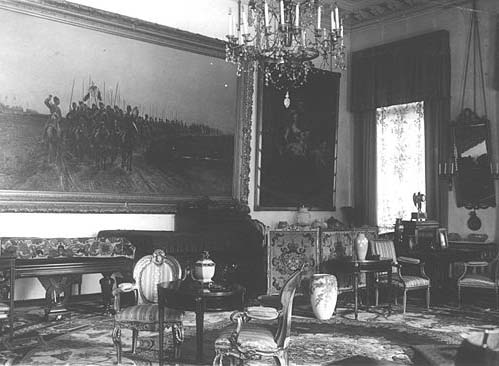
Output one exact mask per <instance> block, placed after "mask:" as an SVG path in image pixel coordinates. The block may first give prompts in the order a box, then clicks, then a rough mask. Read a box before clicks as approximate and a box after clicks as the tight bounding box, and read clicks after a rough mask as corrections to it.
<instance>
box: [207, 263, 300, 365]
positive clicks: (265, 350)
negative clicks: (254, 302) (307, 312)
mask: <svg viewBox="0 0 499 366" xmlns="http://www.w3.org/2000/svg"><path fill="white" fill-rule="evenodd" d="M302 271H303V266H302V268H301V269H299V270H297V271H296V272H294V273H293V274H292V275H291V276H290V277H289V279H288V280H287V281H286V283H285V284H284V286H283V288H282V290H281V292H280V298H281V304H282V308H281V310H276V309H275V308H272V307H265V306H253V307H249V308H247V309H246V311H244V312H239V311H237V312H234V313H233V314H232V315H231V320H232V322H233V323H235V327H228V328H226V329H224V330H223V331H222V333H221V334H220V336H219V337H218V338H217V340H216V341H215V358H214V359H213V365H222V364H223V361H224V359H226V358H227V359H229V360H230V362H231V364H232V362H233V361H236V360H238V361H245V360H255V359H259V358H260V357H273V358H274V360H275V361H276V362H277V364H278V365H281V366H285V365H286V366H287V365H288V364H289V361H288V345H289V340H290V334H291V314H292V311H293V299H294V295H295V292H296V289H297V287H298V286H299V284H300V282H301V276H302ZM252 319H255V320H261V321H263V323H264V324H261V323H260V322H259V323H258V324H257V323H254V322H251V320H252ZM276 320H277V329H276V330H275V331H273V330H272V329H271V327H268V325H270V324H265V322H272V323H275V321H276Z"/></svg>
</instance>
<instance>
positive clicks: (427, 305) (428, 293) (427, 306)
mask: <svg viewBox="0 0 499 366" xmlns="http://www.w3.org/2000/svg"><path fill="white" fill-rule="evenodd" d="M426 308H427V309H428V310H429V309H430V287H429V286H428V288H427V289H426Z"/></svg>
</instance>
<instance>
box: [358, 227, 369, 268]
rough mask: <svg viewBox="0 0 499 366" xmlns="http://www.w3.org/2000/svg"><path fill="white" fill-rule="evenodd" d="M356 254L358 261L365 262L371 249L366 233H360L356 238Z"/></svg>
mask: <svg viewBox="0 0 499 366" xmlns="http://www.w3.org/2000/svg"><path fill="white" fill-rule="evenodd" d="M354 244H355V254H356V255H357V260H359V261H363V260H365V259H366V255H367V249H368V248H369V240H368V239H367V238H366V235H365V234H364V233H359V234H358V235H357V237H356V238H355V243H354Z"/></svg>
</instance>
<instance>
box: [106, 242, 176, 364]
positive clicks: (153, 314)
mask: <svg viewBox="0 0 499 366" xmlns="http://www.w3.org/2000/svg"><path fill="white" fill-rule="evenodd" d="M181 278H182V268H181V266H180V263H179V262H178V261H177V260H176V259H175V258H174V257H172V256H169V255H165V253H164V251H163V250H162V249H156V250H155V251H154V253H153V254H151V255H146V256H144V257H142V258H141V259H139V261H138V262H137V263H136V264H135V267H134V269H133V279H134V281H135V285H131V284H130V287H131V288H135V289H136V290H137V292H138V297H137V304H136V305H132V306H128V307H125V308H123V309H121V308H120V301H119V296H120V295H121V293H122V292H126V291H127V290H126V289H125V288H126V287H128V286H125V287H123V286H122V287H120V286H118V288H117V289H116V290H115V292H114V293H116V299H115V307H116V308H115V310H116V314H115V315H114V330H113V334H112V337H113V343H114V345H115V349H116V358H117V361H118V364H120V363H121V348H122V346H121V327H123V328H127V329H130V328H131V329H133V333H132V352H135V349H136V344H137V337H138V331H139V330H149V331H155V330H156V331H157V330H159V312H158V289H157V285H158V283H160V282H166V281H175V280H179V279H181ZM128 291H130V290H128ZM182 319H183V312H181V311H178V310H174V309H169V308H165V316H164V325H165V327H171V328H172V336H173V345H174V354H175V357H178V356H179V352H180V348H179V346H180V343H182V341H183V326H182ZM159 331H160V332H163V331H164V329H161V330H159ZM160 357H161V355H160Z"/></svg>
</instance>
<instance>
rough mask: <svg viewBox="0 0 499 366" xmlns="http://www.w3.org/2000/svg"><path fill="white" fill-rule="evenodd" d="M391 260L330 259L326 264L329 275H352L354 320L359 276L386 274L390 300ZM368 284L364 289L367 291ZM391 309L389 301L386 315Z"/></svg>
mask: <svg viewBox="0 0 499 366" xmlns="http://www.w3.org/2000/svg"><path fill="white" fill-rule="evenodd" d="M392 266H393V261H392V259H388V258H381V259H366V260H354V259H330V260H329V261H327V263H326V268H327V269H328V271H329V272H331V273H335V272H336V273H337V272H341V273H350V274H353V275H354V281H353V292H354V299H355V300H354V303H355V304H354V312H355V320H357V319H358V309H359V305H358V302H359V280H360V274H361V273H366V274H375V273H380V272H386V273H387V274H388V298H389V300H391V297H392V296H391V295H392V292H391V288H392V286H391V285H392ZM369 288H370V287H369V284H368V285H367V286H366V289H367V290H369ZM366 297H367V304H368V305H369V296H366ZM391 311H392V307H391V301H389V302H388V313H389V314H391Z"/></svg>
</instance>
